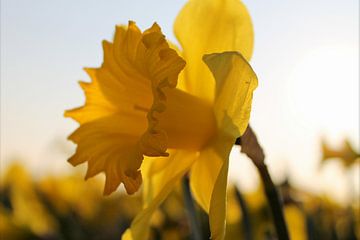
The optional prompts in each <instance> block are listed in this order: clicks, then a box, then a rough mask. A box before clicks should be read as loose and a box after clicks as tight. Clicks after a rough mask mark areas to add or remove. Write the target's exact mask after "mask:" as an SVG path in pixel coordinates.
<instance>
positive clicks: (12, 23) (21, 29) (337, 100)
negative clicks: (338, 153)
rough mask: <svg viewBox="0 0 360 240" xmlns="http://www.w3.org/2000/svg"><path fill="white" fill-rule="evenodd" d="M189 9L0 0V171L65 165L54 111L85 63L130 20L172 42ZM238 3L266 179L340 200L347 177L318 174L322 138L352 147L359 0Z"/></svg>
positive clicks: (68, 100) (77, 99) (245, 183)
mask: <svg viewBox="0 0 360 240" xmlns="http://www.w3.org/2000/svg"><path fill="white" fill-rule="evenodd" d="M185 2H186V1H184V0H176V1H175V0H172V1H168V0H153V1H145V0H142V1H123V0H118V1H114V0H112V1H89V0H86V1H85V0H82V1H79V0H78V1H69V0H68V1H47V0H34V1H25V0H22V1H20V0H1V36H0V40H1V170H3V169H4V168H6V166H7V165H8V164H9V163H10V162H11V161H13V159H21V161H23V163H24V164H25V165H26V166H27V167H29V168H30V169H31V170H32V171H33V173H34V174H37V175H43V174H46V173H56V172H61V171H63V170H65V169H70V170H73V168H72V167H70V166H69V164H68V163H67V162H66V156H65V155H64V154H61V153H60V152H61V151H60V150H59V149H57V147H56V145H57V144H56V143H57V142H62V140H63V139H65V138H66V136H67V135H69V134H70V133H71V132H72V131H73V130H74V129H75V128H76V126H77V125H76V123H75V122H73V121H71V120H70V119H64V118H63V117H62V114H63V111H64V110H65V109H69V108H73V107H75V106H80V105H82V104H83V101H84V96H83V93H82V91H81V90H80V88H79V87H78V85H77V81H78V80H80V79H81V80H89V79H88V77H87V75H86V74H85V73H84V72H83V70H82V68H83V67H96V66H99V65H100V64H101V61H102V49H101V41H102V40H103V39H109V40H110V39H111V38H112V34H113V31H114V27H115V25H116V24H126V23H127V21H128V20H130V19H131V20H134V21H136V22H137V24H138V25H139V27H140V28H142V29H145V28H147V27H149V26H151V24H152V23H153V22H154V21H156V22H157V23H159V25H160V26H161V27H162V29H163V32H164V33H165V35H166V36H167V38H168V39H170V40H172V41H175V38H174V35H173V31H172V25H173V22H174V19H175V17H176V15H177V13H178V12H179V10H180V9H181V7H182V6H183V4H184V3H185ZM244 2H245V4H246V5H247V7H248V9H249V12H250V14H251V16H252V19H253V23H254V28H255V49H254V56H253V58H252V60H251V65H252V66H253V68H254V70H255V72H256V73H257V75H258V78H259V87H258V88H257V90H256V92H255V95H254V100H253V110H252V115H251V124H252V126H253V128H254V129H255V131H256V132H257V135H258V137H259V140H260V142H261V143H262V145H263V147H264V149H265V151H266V154H267V163H268V165H269V167H270V169H271V172H272V175H273V176H274V179H276V180H278V181H280V180H281V179H282V178H284V177H285V176H286V175H289V176H290V177H291V180H292V181H293V182H294V183H295V184H296V185H297V186H301V187H306V188H307V189H310V190H312V191H316V192H317V193H320V194H322V193H325V194H330V195H332V194H333V195H336V196H335V197H337V198H338V199H339V200H343V198H345V197H344V196H345V195H346V191H347V190H344V189H346V180H344V179H345V171H344V170H342V169H341V168H340V167H339V166H338V164H336V163H329V164H327V165H325V166H324V167H323V168H322V169H320V170H319V168H318V163H319V158H320V138H321V137H322V136H324V137H326V138H327V139H328V140H329V142H330V143H331V144H333V145H335V146H336V145H338V144H340V143H341V141H342V140H343V138H345V137H348V138H350V139H351V141H352V142H353V144H354V145H355V146H357V149H359V67H358V66H359V30H358V29H359V12H358V9H359V3H358V1H357V0H345V1H335V0H317V1H312V0H302V1H294V0H293V1H283V0H273V1H250V0H247V1H244ZM68 145H69V146H70V147H71V148H74V146H73V145H72V144H70V143H68ZM231 163H232V165H231V170H230V172H231V174H230V175H231V176H230V178H231V179H233V180H235V181H236V182H237V183H238V184H240V186H242V187H243V188H244V189H247V188H251V187H252V186H254V185H255V183H256V181H257V180H256V176H255V175H254V169H253V168H252V166H251V164H249V161H248V160H247V159H246V158H244V157H240V156H239V154H238V153H237V152H236V151H234V154H233V155H232V159H231ZM352 172H353V174H354V178H355V177H356V175H357V176H358V174H359V171H358V169H354V170H353V171H352ZM357 188H359V186H358V185H357ZM334 192H337V193H334ZM339 192H340V193H339Z"/></svg>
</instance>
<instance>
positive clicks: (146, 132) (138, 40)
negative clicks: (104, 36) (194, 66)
mask: <svg viewBox="0 0 360 240" xmlns="http://www.w3.org/2000/svg"><path fill="white" fill-rule="evenodd" d="M103 49H104V62H103V64H102V66H101V67H100V68H96V69H86V71H87V72H88V74H89V75H90V77H91V80H92V82H91V83H80V85H81V87H82V88H83V90H84V92H85V96H86V102H85V105H84V106H83V107H80V108H76V109H73V110H69V111H66V112H65V116H67V117H71V118H73V119H75V120H76V121H78V122H79V123H80V127H79V128H78V129H77V130H76V131H75V132H74V133H73V134H72V135H71V136H70V137H69V139H70V140H72V141H73V142H75V143H76V144H77V145H78V147H77V151H76V153H75V155H74V156H73V157H72V158H71V159H69V161H70V163H72V164H73V165H77V164H80V163H83V162H88V172H87V175H86V178H88V177H92V176H94V175H96V174H98V173H100V172H105V174H106V183H105V190H104V193H105V194H110V193H111V192H113V191H114V190H116V188H117V187H118V186H119V184H120V183H124V185H125V188H126V190H127V192H128V193H129V194H131V193H134V192H135V191H137V190H138V189H139V186H140V184H141V174H140V171H139V169H140V166H141V163H142V159H143V156H144V155H147V156H166V155H167V153H166V148H167V136H166V133H165V132H164V130H162V129H159V126H158V125H159V124H158V122H159V119H158V117H159V114H161V113H162V112H163V111H164V110H165V109H166V105H165V103H166V94H165V93H164V91H165V90H168V89H174V88H175V86H176V83H177V76H178V74H179V72H180V71H181V70H182V69H183V67H184V65H185V62H184V60H182V58H180V57H179V56H178V55H177V53H176V51H175V50H173V49H171V48H170V47H169V45H168V43H167V41H166V39H165V36H164V35H163V34H162V33H161V30H160V27H159V26H158V25H157V24H156V23H155V24H154V25H153V26H152V27H151V28H149V29H148V30H146V31H144V32H143V33H142V32H141V31H140V30H139V29H138V27H137V26H136V24H135V23H134V22H129V26H128V28H127V29H126V28H124V27H122V26H118V27H117V28H116V32H115V37H114V43H110V42H107V41H104V42H103Z"/></svg>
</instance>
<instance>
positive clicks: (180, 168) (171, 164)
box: [122, 151, 196, 240]
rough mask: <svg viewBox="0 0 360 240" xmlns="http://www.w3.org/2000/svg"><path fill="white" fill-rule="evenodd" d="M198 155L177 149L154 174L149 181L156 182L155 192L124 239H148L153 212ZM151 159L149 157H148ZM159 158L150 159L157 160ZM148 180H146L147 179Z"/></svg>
mask: <svg viewBox="0 0 360 240" xmlns="http://www.w3.org/2000/svg"><path fill="white" fill-rule="evenodd" d="M195 157H196V153H195V152H187V151H176V152H175V153H174V154H172V155H171V156H169V157H168V159H167V160H168V164H167V165H166V166H165V167H164V168H163V169H162V170H161V171H159V172H158V173H157V174H155V175H152V176H151V178H150V179H147V181H152V182H153V183H155V184H154V187H155V188H154V189H153V190H154V192H152V193H151V196H150V198H151V201H149V204H148V205H147V206H146V207H145V208H144V210H142V212H140V213H139V214H138V215H137V216H136V217H135V219H134V220H133V222H132V224H131V227H130V229H128V230H127V231H126V232H125V234H124V235H123V237H122V239H123V240H143V239H148V235H149V223H150V218H151V216H152V214H153V212H154V211H155V210H156V209H157V207H159V205H160V204H161V203H162V202H163V201H164V199H165V198H166V197H167V195H168V194H169V193H170V192H171V191H172V190H173V188H174V186H175V184H176V183H177V182H178V181H179V180H180V179H181V177H182V176H184V174H185V173H186V172H187V171H188V170H189V168H190V166H191V164H192V163H193V162H194V160H195ZM146 160H149V159H146ZM156 160H157V159H155V158H154V159H150V161H156ZM145 181H146V180H145Z"/></svg>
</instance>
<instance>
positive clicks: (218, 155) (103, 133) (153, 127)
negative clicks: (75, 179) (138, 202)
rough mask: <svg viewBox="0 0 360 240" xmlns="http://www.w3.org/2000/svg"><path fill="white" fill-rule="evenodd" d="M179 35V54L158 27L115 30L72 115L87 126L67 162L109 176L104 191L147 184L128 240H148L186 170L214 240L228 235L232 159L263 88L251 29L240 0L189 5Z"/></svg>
mask: <svg viewBox="0 0 360 240" xmlns="http://www.w3.org/2000/svg"><path fill="white" fill-rule="evenodd" d="M174 30H175V34H176V36H177V38H178V40H179V42H180V44H181V47H182V50H181V51H180V50H178V51H175V50H173V49H172V48H174V47H172V46H173V45H172V44H169V43H168V42H167V41H166V39H165V37H164V36H163V34H162V33H161V30H160V27H159V26H158V25H157V24H156V23H155V24H154V25H153V26H152V27H151V28H149V29H147V30H146V31H144V32H141V31H140V30H139V29H138V27H137V26H136V25H135V23H134V22H129V25H128V27H127V28H126V27H123V26H118V27H116V31H115V36H114V42H113V43H110V42H106V41H104V43H103V49H104V62H103V64H102V66H101V67H100V68H96V69H86V71H87V73H88V74H89V76H90V77H91V79H92V82H91V83H85V82H80V85H81V87H82V88H83V90H84V92H85V95H86V103H85V105H84V106H82V107H80V108H77V109H73V110H70V111H67V112H66V113H65V115H66V116H68V117H71V118H73V119H75V120H76V121H77V122H79V124H80V127H79V128H78V129H77V130H76V131H75V132H74V133H73V134H72V135H71V136H70V137H69V139H70V140H72V141H73V142H75V143H76V144H77V150H76V153H75V154H74V156H72V157H71V158H70V160H69V162H70V163H71V164H73V165H78V164H80V163H84V162H87V163H88V171H87V174H86V178H89V177H92V176H94V175H96V174H98V173H100V172H105V175H106V183H105V190H104V193H105V194H110V193H111V192H113V191H114V190H116V189H117V187H118V186H119V184H120V183H123V184H124V187H125V189H126V191H127V193H129V194H132V193H134V192H136V191H137V190H138V189H139V187H140V185H141V183H142V180H143V182H144V189H143V192H144V209H143V211H142V212H141V213H140V214H139V215H138V216H137V217H136V218H135V220H134V221H133V223H132V225H131V227H130V228H129V229H128V230H127V231H126V233H125V234H124V236H123V239H147V236H148V231H149V229H148V225H149V222H150V218H151V215H152V213H153V212H154V210H156V208H157V207H158V206H159V205H160V204H161V202H162V201H163V200H164V199H165V198H166V196H167V195H168V194H169V192H170V191H171V190H172V189H173V187H174V185H175V184H176V183H177V182H178V180H179V179H181V177H182V176H184V175H185V174H186V173H187V172H189V173H190V186H191V190H192V192H193V195H194V198H195V200H196V201H197V202H198V203H199V205H200V206H201V207H202V208H203V209H204V210H205V211H207V212H208V213H209V216H210V228H211V233H212V238H213V239H223V238H224V233H225V215H226V188H227V173H228V165H229V160H228V158H229V153H230V150H231V148H232V146H233V144H234V142H235V139H236V138H237V137H239V136H240V135H241V134H242V133H244V131H245V129H246V127H247V125H248V121H249V116H250V110H251V100H252V94H253V90H254V89H255V88H256V86H257V78H256V75H255V73H254V72H253V70H252V68H251V67H250V65H249V64H248V62H247V60H249V59H250V57H251V54H252V48H253V30H252V24H251V20H250V17H249V14H248V12H247V10H246V8H245V7H244V6H243V4H242V3H241V2H240V1H238V0H191V1H189V2H188V3H187V4H186V5H185V7H184V8H183V9H182V10H181V12H180V14H179V16H178V17H177V19H176V22H175V25H174ZM185 65H186V66H185ZM180 72H181V74H180ZM179 74H180V75H179ZM178 81H179V84H178V86H177V82H178ZM144 158H145V159H144Z"/></svg>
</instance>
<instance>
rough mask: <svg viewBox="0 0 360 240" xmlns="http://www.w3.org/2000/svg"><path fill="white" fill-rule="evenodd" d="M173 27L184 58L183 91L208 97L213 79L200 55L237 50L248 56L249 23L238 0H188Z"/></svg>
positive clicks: (250, 24)
mask: <svg viewBox="0 0 360 240" xmlns="http://www.w3.org/2000/svg"><path fill="white" fill-rule="evenodd" d="M174 31H175V35H176V37H177V39H178V40H179V42H180V44H181V46H182V49H183V55H182V57H183V58H184V59H185V60H186V62H187V65H186V67H185V69H184V75H185V76H184V77H185V80H186V82H185V83H184V85H185V86H186V89H187V91H188V92H190V93H192V94H194V95H196V96H202V97H203V98H205V99H207V100H210V101H211V100H212V99H213V95H214V83H213V80H212V76H211V73H210V72H209V70H208V69H207V67H206V66H205V64H204V63H203V62H202V61H201V58H202V56H203V55H204V54H209V53H214V52H223V51H239V52H240V53H241V54H242V55H243V56H245V58H246V59H247V60H249V59H250V57H251V55H252V51H253V42H254V40H253V38H254V36H253V35H254V34H253V27H252V23H251V19H250V16H249V13H248V11H247V10H246V8H245V6H244V5H243V4H242V3H241V2H240V1H239V0H190V1H189V2H188V3H187V4H186V5H185V6H184V8H183V9H182V10H181V12H180V13H179V15H178V17H177V18H176V21H175V24H174Z"/></svg>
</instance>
